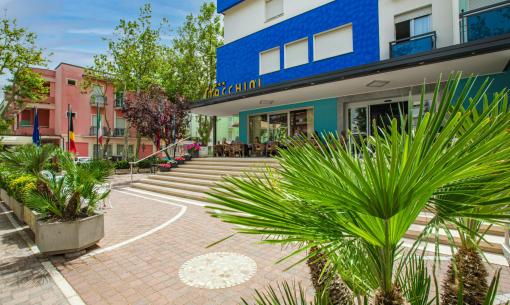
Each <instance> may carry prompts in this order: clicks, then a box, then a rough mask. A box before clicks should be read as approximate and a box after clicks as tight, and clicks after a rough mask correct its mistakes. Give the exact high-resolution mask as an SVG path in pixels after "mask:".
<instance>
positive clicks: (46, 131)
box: [6, 125, 55, 136]
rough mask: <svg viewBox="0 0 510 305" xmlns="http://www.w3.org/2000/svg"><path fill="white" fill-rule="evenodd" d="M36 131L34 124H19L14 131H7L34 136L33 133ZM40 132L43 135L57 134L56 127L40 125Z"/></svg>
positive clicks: (15, 134) (17, 134)
mask: <svg viewBox="0 0 510 305" xmlns="http://www.w3.org/2000/svg"><path fill="white" fill-rule="evenodd" d="M33 132H34V127H33V126H23V125H21V126H19V127H18V128H17V129H16V130H13V131H12V132H9V133H6V134H10V135H13V136H32V133H33ZM39 134H40V135H41V136H54V135H55V129H54V128H49V127H42V126H40V127H39Z"/></svg>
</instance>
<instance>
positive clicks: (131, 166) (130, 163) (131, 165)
mask: <svg viewBox="0 0 510 305" xmlns="http://www.w3.org/2000/svg"><path fill="white" fill-rule="evenodd" d="M129 167H130V168H131V183H133V162H129Z"/></svg>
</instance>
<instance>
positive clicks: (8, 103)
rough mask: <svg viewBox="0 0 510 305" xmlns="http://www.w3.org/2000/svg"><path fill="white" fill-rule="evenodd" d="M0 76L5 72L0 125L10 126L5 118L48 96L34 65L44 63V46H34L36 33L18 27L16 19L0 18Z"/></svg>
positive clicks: (45, 62)
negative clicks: (6, 81)
mask: <svg viewBox="0 0 510 305" xmlns="http://www.w3.org/2000/svg"><path fill="white" fill-rule="evenodd" d="M0 26H1V28H0V76H2V75H8V84H7V85H6V86H5V87H4V88H3V90H4V101H3V104H4V105H3V106H2V111H1V112H0V114H1V118H0V121H2V122H0V126H3V127H2V129H4V128H5V126H9V124H7V123H6V122H5V120H8V119H10V117H11V116H12V114H14V113H16V112H18V111H20V110H22V109H23V107H24V104H25V103H26V102H27V101H29V100H30V101H38V100H42V99H44V98H45V97H47V94H48V88H47V87H46V86H45V81H44V79H43V78H42V77H41V75H40V74H38V73H37V72H34V71H33V70H32V67H33V66H44V65H46V64H47V60H46V59H45V58H44V56H43V51H44V50H43V49H41V48H39V47H37V45H36V39H37V35H36V34H35V33H33V32H30V31H29V30H28V29H26V28H23V27H20V26H18V24H17V21H16V19H9V18H7V17H2V18H1V19H0Z"/></svg>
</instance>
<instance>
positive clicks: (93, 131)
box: [89, 126, 108, 137]
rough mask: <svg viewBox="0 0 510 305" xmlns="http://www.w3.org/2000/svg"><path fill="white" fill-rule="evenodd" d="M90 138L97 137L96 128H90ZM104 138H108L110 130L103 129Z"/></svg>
mask: <svg viewBox="0 0 510 305" xmlns="http://www.w3.org/2000/svg"><path fill="white" fill-rule="evenodd" d="M89 136H97V127H96V126H90V131H89ZM103 136H105V137H106V136H108V129H107V128H106V127H103Z"/></svg>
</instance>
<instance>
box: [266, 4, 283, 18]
mask: <svg viewBox="0 0 510 305" xmlns="http://www.w3.org/2000/svg"><path fill="white" fill-rule="evenodd" d="M271 1H281V2H282V12H281V13H279V14H276V15H274V16H271V17H268V16H267V4H268V3H269V2H271ZM284 13H285V1H284V0H264V19H265V20H266V22H270V21H273V20H275V19H277V18H280V17H281V16H283V15H284Z"/></svg>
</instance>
